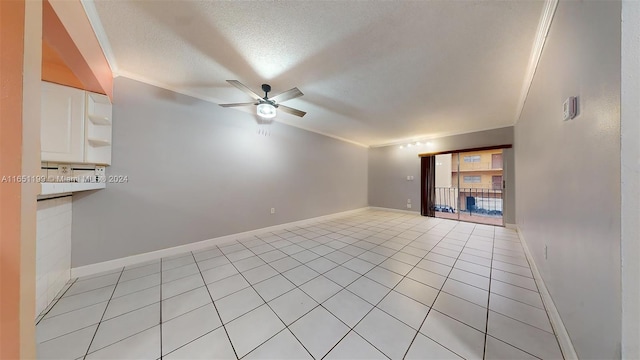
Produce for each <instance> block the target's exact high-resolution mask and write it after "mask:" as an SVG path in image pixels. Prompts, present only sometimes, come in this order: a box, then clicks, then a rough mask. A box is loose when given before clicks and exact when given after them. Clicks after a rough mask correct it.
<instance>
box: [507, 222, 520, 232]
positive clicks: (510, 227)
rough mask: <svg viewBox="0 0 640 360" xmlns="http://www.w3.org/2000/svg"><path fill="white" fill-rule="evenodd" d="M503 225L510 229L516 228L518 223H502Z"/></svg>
mask: <svg viewBox="0 0 640 360" xmlns="http://www.w3.org/2000/svg"><path fill="white" fill-rule="evenodd" d="M504 227H506V228H507V229H512V230H518V225H516V224H507V223H505V224H504Z"/></svg>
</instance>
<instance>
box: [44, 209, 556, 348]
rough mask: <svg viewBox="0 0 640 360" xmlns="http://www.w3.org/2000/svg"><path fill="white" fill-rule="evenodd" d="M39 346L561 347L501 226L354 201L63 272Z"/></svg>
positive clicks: (519, 252)
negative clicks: (161, 254) (167, 252)
mask: <svg viewBox="0 0 640 360" xmlns="http://www.w3.org/2000/svg"><path fill="white" fill-rule="evenodd" d="M37 341H38V357H39V358H42V359H82V358H86V359H160V358H165V359H387V358H390V359H402V358H404V359H457V358H468V359H482V358H484V359H533V358H543V359H561V358H562V354H561V352H560V348H559V346H558V342H557V339H556V336H555V335H554V332H553V329H552V327H551V325H550V323H549V318H548V316H547V313H546V311H545V308H544V305H543V303H542V301H541V298H540V295H539V293H538V289H537V287H536V283H535V281H534V280H533V278H532V273H531V270H530V268H529V263H528V262H527V259H526V257H525V254H524V251H523V248H522V245H521V243H520V240H519V239H518V236H517V234H516V233H515V232H514V231H513V230H509V229H505V228H502V227H495V226H490V225H478V224H470V223H462V222H457V221H452V220H446V219H435V218H425V217H421V216H418V215H411V214H406V213H396V212H389V211H378V210H368V211H365V212H360V213H356V214H352V215H349V216H344V217H341V218H334V219H332V220H327V221H319V222H316V223H313V224H310V225H307V226H304V227H291V228H287V229H286V230H281V231H276V232H273V233H264V234H261V235H258V236H253V237H249V238H242V239H237V240H236V241H234V242H230V243H226V244H223V245H220V246H217V247H213V248H210V249H206V250H202V251H198V252H193V253H185V254H181V255H177V256H173V257H169V258H163V259H162V260H157V261H153V262H149V263H144V264H138V265H134V266H128V267H126V268H121V269H117V270H113V271H110V272H108V273H104V274H98V275H94V276H91V277H87V278H80V279H76V280H74V281H72V282H70V284H68V285H67V287H66V288H65V289H64V290H63V292H61V294H60V296H59V298H58V299H56V300H55V302H54V303H53V304H52V306H50V307H49V309H47V310H46V311H45V313H43V314H42V315H41V316H40V317H39V320H38V325H37Z"/></svg>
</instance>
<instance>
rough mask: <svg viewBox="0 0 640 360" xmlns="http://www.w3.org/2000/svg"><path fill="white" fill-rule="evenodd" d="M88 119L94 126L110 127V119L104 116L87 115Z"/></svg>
mask: <svg viewBox="0 0 640 360" xmlns="http://www.w3.org/2000/svg"><path fill="white" fill-rule="evenodd" d="M88 117H89V120H90V121H91V122H92V123H93V124H94V125H111V119H109V118H108V117H106V116H98V115H89V116H88Z"/></svg>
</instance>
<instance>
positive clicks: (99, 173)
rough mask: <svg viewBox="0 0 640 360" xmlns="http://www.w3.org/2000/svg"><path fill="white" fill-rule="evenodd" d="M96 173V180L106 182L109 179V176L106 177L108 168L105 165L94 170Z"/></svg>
mask: <svg viewBox="0 0 640 360" xmlns="http://www.w3.org/2000/svg"><path fill="white" fill-rule="evenodd" d="M94 174H95V177H96V180H95V181H96V182H99V183H100V182H106V181H107V177H106V170H105V167H104V166H97V165H96V168H95V170H94Z"/></svg>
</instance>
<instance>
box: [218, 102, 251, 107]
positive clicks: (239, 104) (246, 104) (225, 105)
mask: <svg viewBox="0 0 640 360" xmlns="http://www.w3.org/2000/svg"><path fill="white" fill-rule="evenodd" d="M219 105H220V106H222V107H235V106H249V105H255V103H252V102H248V103H233V104H219Z"/></svg>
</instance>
